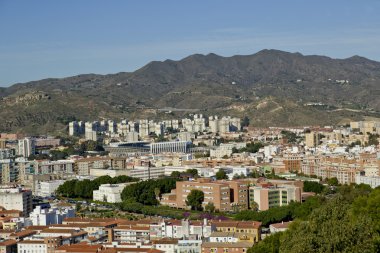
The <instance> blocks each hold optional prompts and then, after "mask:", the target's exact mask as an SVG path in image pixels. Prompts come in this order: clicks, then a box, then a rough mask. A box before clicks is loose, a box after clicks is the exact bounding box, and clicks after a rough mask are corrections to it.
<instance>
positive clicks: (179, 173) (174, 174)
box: [170, 171, 181, 178]
mask: <svg viewBox="0 0 380 253" xmlns="http://www.w3.org/2000/svg"><path fill="white" fill-rule="evenodd" d="M170 176H171V177H174V178H179V177H180V176H181V172H179V171H173V172H172V173H171V174H170Z"/></svg>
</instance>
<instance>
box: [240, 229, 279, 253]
mask: <svg viewBox="0 0 380 253" xmlns="http://www.w3.org/2000/svg"><path fill="white" fill-rule="evenodd" d="M282 234H283V232H278V233H275V234H272V235H270V236H267V237H265V239H264V240H262V241H261V242H260V243H257V244H254V245H253V247H252V248H250V249H249V250H248V251H247V253H278V252H279V250H280V237H281V235H282Z"/></svg>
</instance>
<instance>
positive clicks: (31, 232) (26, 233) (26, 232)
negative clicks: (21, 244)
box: [10, 229, 37, 237]
mask: <svg viewBox="0 0 380 253" xmlns="http://www.w3.org/2000/svg"><path fill="white" fill-rule="evenodd" d="M34 234H37V232H36V231H34V230H30V229H27V230H23V231H20V232H16V233H12V234H11V235H10V236H11V237H26V236H29V235H34Z"/></svg>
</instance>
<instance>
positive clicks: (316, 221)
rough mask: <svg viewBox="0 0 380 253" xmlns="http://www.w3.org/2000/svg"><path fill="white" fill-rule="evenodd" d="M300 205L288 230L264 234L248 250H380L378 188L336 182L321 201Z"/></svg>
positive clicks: (299, 252) (252, 252)
mask: <svg viewBox="0 0 380 253" xmlns="http://www.w3.org/2000/svg"><path fill="white" fill-rule="evenodd" d="M317 198H321V197H313V198H310V199H308V200H307V201H306V202H305V203H307V202H309V201H310V200H312V201H313V202H314V201H315V200H316V199H317ZM302 206H303V204H302V205H301V207H302ZM302 209H304V210H303V211H302ZM302 209H299V208H297V209H295V210H296V211H297V212H298V214H297V213H293V217H294V218H296V219H295V221H294V222H292V224H291V225H290V227H289V229H288V230H287V231H285V232H283V233H276V234H274V235H270V236H268V237H266V239H265V240H263V241H261V242H259V243H258V244H256V245H254V246H253V247H252V248H251V249H250V250H249V253H261V252H284V253H288V252H289V253H290V252H292V253H301V252H302V253H304V252H305V253H309V252H310V253H312V252H313V253H314V252H317V253H322V252H366V253H367V252H368V253H371V252H380V188H377V189H374V190H372V189H371V188H370V187H369V186H368V185H349V186H347V185H343V186H338V188H337V191H336V193H333V194H329V197H328V198H324V200H323V202H321V203H319V204H318V205H310V206H309V208H306V209H305V208H302ZM300 211H302V212H300ZM306 214H308V215H306Z"/></svg>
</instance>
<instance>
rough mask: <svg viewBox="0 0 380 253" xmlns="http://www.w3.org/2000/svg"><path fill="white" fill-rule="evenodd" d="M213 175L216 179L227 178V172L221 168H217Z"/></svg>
mask: <svg viewBox="0 0 380 253" xmlns="http://www.w3.org/2000/svg"><path fill="white" fill-rule="evenodd" d="M215 177H216V179H217V180H222V179H228V176H227V173H226V172H225V171H224V170H223V169H219V171H218V172H216V174H215Z"/></svg>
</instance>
